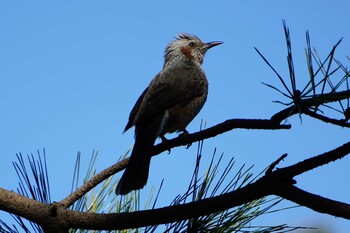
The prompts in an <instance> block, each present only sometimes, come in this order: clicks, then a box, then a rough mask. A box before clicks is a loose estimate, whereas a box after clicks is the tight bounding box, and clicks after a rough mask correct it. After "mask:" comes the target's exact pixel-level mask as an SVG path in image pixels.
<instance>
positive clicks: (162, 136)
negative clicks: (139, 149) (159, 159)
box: [159, 135, 171, 154]
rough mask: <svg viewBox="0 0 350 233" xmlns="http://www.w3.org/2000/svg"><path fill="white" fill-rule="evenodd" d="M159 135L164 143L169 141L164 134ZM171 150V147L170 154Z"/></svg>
mask: <svg viewBox="0 0 350 233" xmlns="http://www.w3.org/2000/svg"><path fill="white" fill-rule="evenodd" d="M159 137H160V139H162V143H167V142H168V141H169V140H168V139H167V138H166V137H165V136H164V135H160V136H159ZM170 152H171V148H169V149H168V154H170Z"/></svg>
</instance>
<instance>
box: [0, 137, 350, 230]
mask: <svg viewBox="0 0 350 233" xmlns="http://www.w3.org/2000/svg"><path fill="white" fill-rule="evenodd" d="M349 153H350V142H348V143H346V144H344V145H343V146H340V147H338V148H336V149H334V150H332V151H329V152H326V153H324V154H321V155H318V156H315V157H313V158H311V159H307V160H305V161H303V162H300V163H297V164H294V165H292V166H289V167H286V168H280V169H278V170H276V171H273V172H269V173H268V174H267V175H265V176H264V177H262V178H260V179H259V180H257V181H256V182H254V183H251V184H249V185H246V186H245V187H243V188H240V189H237V190H235V191H231V192H228V193H226V194H222V195H219V196H216V197H212V198H208V199H204V200H201V201H197V202H191V203H187V204H182V205H176V206H170V207H165V208H159V209H154V210H145V211H137V212H131V213H115V214H96V213H82V212H77V211H70V210H67V209H66V206H63V205H60V204H53V205H47V204H42V203H39V202H37V201H34V200H30V199H28V198H26V197H23V196H21V195H19V194H16V193H13V192H9V191H6V190H4V189H0V209H2V210H5V211H8V212H10V213H15V214H18V215H20V216H23V217H25V218H27V219H29V220H31V221H33V222H36V223H38V224H40V225H42V226H48V225H50V224H55V225H56V226H55V227H51V228H52V229H67V228H68V227H69V228H80V229H95V230H102V229H105V230H112V229H126V228H136V227H142V226H148V225H156V224H163V223H168V222H174V221H180V220H185V219H189V218H195V217H199V216H203V215H207V214H210V213H215V212H218V211H223V210H226V209H229V208H232V207H235V206H239V205H241V204H244V203H248V202H250V201H253V200H256V199H259V198H262V197H264V196H267V195H278V196H280V197H283V198H286V199H289V200H291V201H294V202H296V203H298V204H302V205H303V206H305V207H309V208H311V209H313V210H315V211H319V212H322V213H328V214H332V215H334V216H338V217H343V218H346V219H350V214H349V213H350V211H349V209H350V206H349V205H348V204H346V203H341V202H337V201H333V200H330V199H327V198H324V197H320V196H317V195H315V194H311V193H307V192H305V191H303V190H300V189H298V188H296V187H294V186H293V185H292V183H293V182H291V179H292V178H293V177H294V176H296V175H298V174H301V173H304V172H306V171H309V170H311V169H313V168H315V167H317V166H321V165H322V164H326V163H328V162H330V161H334V160H335V159H339V158H341V157H343V156H345V155H346V154H349ZM278 161H280V160H278ZM274 165H275V164H274ZM320 205H321V206H320ZM322 205H323V206H322ZM33 211H34V212H35V213H37V214H35V215H33ZM43 219H44V220H43ZM43 221H44V222H43Z"/></svg>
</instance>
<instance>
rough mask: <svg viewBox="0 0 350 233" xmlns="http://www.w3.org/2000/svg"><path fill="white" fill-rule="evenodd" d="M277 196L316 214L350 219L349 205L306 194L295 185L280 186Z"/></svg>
mask: <svg viewBox="0 0 350 233" xmlns="http://www.w3.org/2000/svg"><path fill="white" fill-rule="evenodd" d="M275 194H276V195H278V196H280V197H283V198H285V199H287V200H290V201H292V202H294V203H297V204H299V205H302V206H305V207H308V208H310V209H312V210H314V211H316V212H319V213H325V214H330V215H332V216H335V217H342V218H346V219H350V205H349V204H346V203H343V202H339V201H334V200H331V199H328V198H325V197H322V196H319V195H315V194H312V193H309V192H306V191H304V190H301V189H299V188H297V187H295V186H293V185H282V186H279V187H278V189H276V193H275Z"/></svg>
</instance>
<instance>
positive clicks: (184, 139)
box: [60, 119, 291, 208]
mask: <svg viewBox="0 0 350 233" xmlns="http://www.w3.org/2000/svg"><path fill="white" fill-rule="evenodd" d="M290 128H291V126H290V125H284V124H282V125H280V124H279V122H277V123H276V122H275V121H272V120H260V119H258V120H251V119H230V120H226V121H224V122H222V123H220V124H217V125H215V126H213V127H210V128H208V129H205V130H202V131H199V132H196V133H193V134H187V135H183V136H178V137H176V138H174V139H171V140H168V141H165V142H162V143H160V144H158V145H156V146H154V148H153V156H155V155H158V154H160V153H162V152H164V151H166V150H170V149H171V148H174V147H179V146H184V145H188V144H191V143H193V142H197V141H201V140H204V139H207V138H211V137H215V136H217V135H219V134H222V133H224V132H227V131H230V130H233V129H264V130H275V129H290ZM128 162H129V158H126V159H123V160H121V161H120V162H118V163H116V164H114V165H112V166H110V167H108V168H106V169H104V170H103V171H101V172H100V173H98V174H96V175H95V176H94V177H92V179H91V180H89V181H88V182H85V183H84V184H83V185H82V186H80V187H79V188H78V189H77V190H75V191H74V192H73V193H71V194H70V195H69V196H67V197H66V198H65V199H63V200H61V201H60V203H61V204H62V205H63V206H65V207H66V208H68V207H70V206H71V205H73V203H74V202H75V201H77V200H78V199H79V198H81V197H82V196H84V195H85V194H86V193H87V192H89V191H90V190H91V189H93V188H94V187H96V186H97V185H98V184H99V183H101V182H103V181H104V180H105V179H107V178H108V177H110V176H112V175H114V174H116V173H117V172H119V171H121V170H123V169H124V168H125V167H126V166H127V164H128Z"/></svg>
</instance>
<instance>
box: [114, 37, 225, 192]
mask: <svg viewBox="0 0 350 233" xmlns="http://www.w3.org/2000/svg"><path fill="white" fill-rule="evenodd" d="M220 44H222V42H220V41H214V42H209V43H204V42H202V41H201V40H200V39H199V38H198V37H196V36H194V35H190V34H185V33H181V34H178V35H177V37H176V38H175V40H174V41H172V42H170V44H169V45H168V46H167V47H166V49H165V53H164V59H165V61H164V66H163V69H162V70H161V71H160V72H159V73H158V74H157V75H156V76H155V77H154V78H153V79H152V81H151V83H150V84H149V86H148V87H147V88H146V89H145V90H144V91H143V93H142V94H141V96H140V97H139V98H138V100H137V101H136V104H135V106H134V107H133V109H132V110H131V113H130V116H129V121H128V123H127V125H126V127H125V129H124V132H125V131H127V130H128V129H130V128H131V127H132V126H135V145H134V148H133V150H132V153H131V156H130V160H129V163H128V165H127V167H126V169H125V171H124V174H123V176H122V177H121V179H120V181H119V183H118V186H117V188H116V194H121V195H125V194H127V193H129V192H131V191H132V190H137V189H141V188H143V187H144V186H145V184H146V182H147V179H148V171H149V166H150V162H151V157H152V149H153V146H154V143H155V140H156V139H157V137H162V138H164V134H166V133H173V132H175V131H178V132H181V131H182V132H184V133H186V132H187V131H186V127H187V125H188V124H189V123H190V122H191V121H192V120H193V118H194V117H195V116H196V115H197V114H198V113H199V111H200V110H201V109H202V107H203V105H204V103H205V101H206V99H207V95H208V81H207V78H206V76H205V74H204V71H203V69H202V63H203V58H204V55H205V53H206V52H207V51H208V49H210V48H212V47H214V46H217V45H220Z"/></svg>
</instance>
